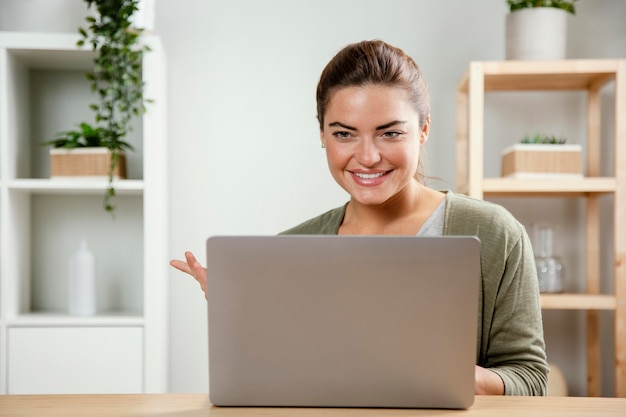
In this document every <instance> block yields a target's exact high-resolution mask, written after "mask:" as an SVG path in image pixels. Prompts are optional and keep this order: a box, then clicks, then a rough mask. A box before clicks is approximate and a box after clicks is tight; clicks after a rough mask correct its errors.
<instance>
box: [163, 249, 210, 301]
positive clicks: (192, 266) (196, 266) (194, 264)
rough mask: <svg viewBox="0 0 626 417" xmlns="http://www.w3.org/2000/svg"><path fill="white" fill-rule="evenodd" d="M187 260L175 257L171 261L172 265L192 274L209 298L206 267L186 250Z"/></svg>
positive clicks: (205, 296) (205, 295)
mask: <svg viewBox="0 0 626 417" xmlns="http://www.w3.org/2000/svg"><path fill="white" fill-rule="evenodd" d="M185 260H186V261H180V260H178V259H174V260H172V261H170V265H171V266H173V267H174V268H176V269H178V270H179V271H181V272H184V273H186V274H189V275H191V276H192V277H193V278H194V279H195V280H196V281H197V282H198V284H200V287H201V288H202V291H203V292H204V298H207V292H206V268H204V267H203V266H202V265H201V264H200V262H198V260H197V259H196V257H195V256H194V255H193V253H191V252H185Z"/></svg>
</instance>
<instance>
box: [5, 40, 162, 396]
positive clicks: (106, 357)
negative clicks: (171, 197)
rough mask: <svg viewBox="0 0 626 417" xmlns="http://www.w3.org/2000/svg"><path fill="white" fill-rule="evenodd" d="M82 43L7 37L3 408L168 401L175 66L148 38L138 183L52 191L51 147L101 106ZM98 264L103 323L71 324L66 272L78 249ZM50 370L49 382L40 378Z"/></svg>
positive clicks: (63, 184) (135, 163)
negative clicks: (29, 403)
mask: <svg viewBox="0 0 626 417" xmlns="http://www.w3.org/2000/svg"><path fill="white" fill-rule="evenodd" d="M77 40H78V35H73V34H49V33H13V32H4V33H3V32H0V394H22V393H24V394H34V393H118V392H128V393H142V392H165V391H166V388H167V387H166V384H167V338H166V335H167V298H166V297H167V294H166V285H167V272H168V265H167V259H168V251H167V245H168V239H167V232H168V226H167V220H168V217H167V207H168V200H167V194H168V192H167V184H168V181H167V140H166V131H167V129H166V125H165V120H166V114H165V109H166V87H165V85H166V77H165V54H164V51H163V47H162V45H161V42H160V40H159V39H158V37H156V36H146V37H145V38H144V42H146V43H147V44H148V45H149V46H150V48H151V51H150V52H147V53H145V54H144V62H143V79H144V81H145V83H146V86H145V96H146V97H148V98H150V99H153V100H154V102H153V103H151V104H148V111H147V112H146V114H145V115H144V116H143V119H142V120H141V121H140V122H138V123H136V125H135V128H134V131H133V132H132V134H131V137H129V138H127V139H128V140H129V142H131V143H132V144H133V146H134V148H135V152H131V153H130V154H128V155H127V171H128V176H129V179H127V180H119V181H117V182H116V183H115V184H114V186H115V189H116V191H117V194H118V195H117V196H116V197H115V198H114V200H113V204H114V205H116V206H117V209H116V213H115V217H112V216H111V215H110V214H109V213H107V212H105V211H104V209H103V207H102V199H103V196H104V190H105V188H106V180H81V179H76V180H74V179H63V180H61V179H54V180H51V179H49V161H48V148H47V147H42V146H40V143H41V142H43V141H45V140H50V139H51V138H52V137H54V135H55V134H56V133H57V132H59V131H63V130H69V129H72V128H73V127H75V126H76V125H77V124H78V123H80V122H82V121H87V122H91V121H92V120H93V114H92V112H91V111H90V110H89V108H88V104H89V103H91V102H93V100H94V98H93V97H92V96H91V93H90V89H89V83H88V81H87V80H86V79H85V77H84V72H85V71H87V70H89V69H90V68H91V66H92V59H93V56H94V55H93V52H92V51H91V50H89V49H79V48H77V47H76V41H77ZM82 238H84V239H86V240H87V242H88V244H89V247H90V249H91V251H92V252H93V253H94V255H95V258H96V275H97V294H98V295H97V305H98V313H97V314H96V315H95V316H91V317H76V316H71V315H69V314H68V313H67V273H68V271H67V269H68V261H69V257H70V255H71V254H72V253H73V251H74V250H75V249H76V247H77V245H78V242H79V240H80V239H82ZM42 369H43V370H45V372H42Z"/></svg>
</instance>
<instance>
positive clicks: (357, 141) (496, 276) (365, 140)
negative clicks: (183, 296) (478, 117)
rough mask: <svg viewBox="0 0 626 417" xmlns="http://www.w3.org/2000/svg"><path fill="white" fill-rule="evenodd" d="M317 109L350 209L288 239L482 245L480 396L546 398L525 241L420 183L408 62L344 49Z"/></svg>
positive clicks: (463, 200) (379, 50)
mask: <svg viewBox="0 0 626 417" xmlns="http://www.w3.org/2000/svg"><path fill="white" fill-rule="evenodd" d="M317 109H318V121H319V125H320V139H321V142H322V147H323V148H325V151H326V157H327V160H328V166H329V169H330V171H331V173H332V175H333V178H334V179H335V181H336V182H337V183H338V184H339V185H340V186H341V187H342V188H344V189H345V190H346V191H347V192H348V193H349V194H350V200H349V201H348V202H347V203H346V204H345V205H343V206H341V207H338V208H335V209H333V210H330V211H328V212H326V213H324V214H322V215H320V216H317V217H315V218H313V219H311V220H308V221H306V222H304V223H302V224H300V225H299V226H296V227H294V228H292V229H290V230H288V231H286V232H284V234H339V235H344V234H345V235H365V234H367V235H417V236H442V235H466V236H467V235H469V236H478V237H479V239H480V241H481V269H482V271H481V285H480V294H479V300H480V303H481V308H480V309H479V311H478V329H479V337H478V341H477V346H476V352H477V354H476V368H475V378H476V389H475V390H476V393H477V394H511V395H545V393H546V381H547V372H548V367H547V363H546V355H545V349H544V341H543V329H542V323H541V309H540V307H539V290H538V283H537V274H536V269H535V265H534V257H533V253H532V249H531V245H530V241H529V238H528V236H527V234H526V231H525V229H524V227H523V226H522V225H521V224H520V223H519V222H518V221H517V220H515V219H514V218H513V216H512V215H511V214H510V213H509V212H508V211H506V210H505V209H504V208H502V207H501V206H498V205H495V204H493V203H488V202H485V201H479V200H474V199H470V198H468V197H466V196H462V195H457V194H455V193H452V192H450V191H439V190H435V189H432V188H430V187H428V186H427V185H426V184H425V183H424V182H423V181H421V180H420V178H421V176H420V174H419V165H420V164H419V160H420V149H421V147H422V146H423V145H424V144H425V143H426V141H427V139H428V134H429V129H430V104H429V98H428V91H427V88H426V83H425V82H424V80H423V78H422V74H421V71H420V69H419V67H418V66H417V65H416V64H415V62H414V61H413V59H411V58H410V57H409V56H407V55H406V54H405V53H404V52H403V51H402V50H400V49H398V48H396V47H393V46H391V45H389V44H387V43H385V42H383V41H379V40H377V41H363V42H359V43H355V44H351V45H348V46H346V47H345V48H344V49H342V50H341V51H340V52H339V53H338V54H337V55H336V56H335V57H334V58H333V59H332V60H331V61H330V62H329V63H328V65H327V66H326V68H325V69H324V71H323V72H322V75H321V77H320V81H319V84H318V87H317ZM185 256H186V259H185V260H184V261H182V260H173V261H172V262H171V265H172V266H174V267H175V268H177V269H179V270H181V271H183V272H186V273H188V274H190V275H192V276H193V277H194V278H195V279H196V280H197V281H198V282H199V283H200V285H201V287H202V289H203V291H204V292H205V295H206V291H207V288H206V273H207V272H206V269H205V268H204V267H203V266H202V265H200V264H199V263H198V261H197V260H196V258H195V257H194V255H193V254H191V253H190V252H187V253H186V254H185ZM209 267H210V266H209Z"/></svg>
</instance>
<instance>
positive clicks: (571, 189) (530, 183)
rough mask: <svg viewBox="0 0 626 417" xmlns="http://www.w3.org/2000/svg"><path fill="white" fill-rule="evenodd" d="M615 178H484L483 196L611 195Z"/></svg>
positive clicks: (614, 187)
mask: <svg viewBox="0 0 626 417" xmlns="http://www.w3.org/2000/svg"><path fill="white" fill-rule="evenodd" d="M616 188H617V187H616V181H615V178H608V177H597V178H583V179H552V178H550V179H523V180H522V179H512V178H485V179H484V180H483V193H484V194H485V195H490V196H495V195H500V196H505V195H520V194H524V195H537V196H542V195H550V196H563V195H570V196H571V195H577V194H578V195H581V196H583V195H586V194H590V193H613V192H615V190H616Z"/></svg>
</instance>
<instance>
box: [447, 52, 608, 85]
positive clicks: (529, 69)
mask: <svg viewBox="0 0 626 417" xmlns="http://www.w3.org/2000/svg"><path fill="white" fill-rule="evenodd" d="M472 65H481V66H482V69H483V73H484V91H532V90H545V91H551V90H552V91H558V90H586V89H588V88H589V87H590V86H592V85H593V84H595V83H600V84H603V83H606V82H608V81H610V80H612V79H615V73H616V72H617V70H618V68H619V66H620V61H619V60H611V59H575V60H565V61H498V62H496V61H488V62H480V63H472ZM468 86H469V70H468V71H467V72H466V73H465V74H464V75H463V77H462V79H461V81H460V83H459V90H460V91H467V90H468Z"/></svg>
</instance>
